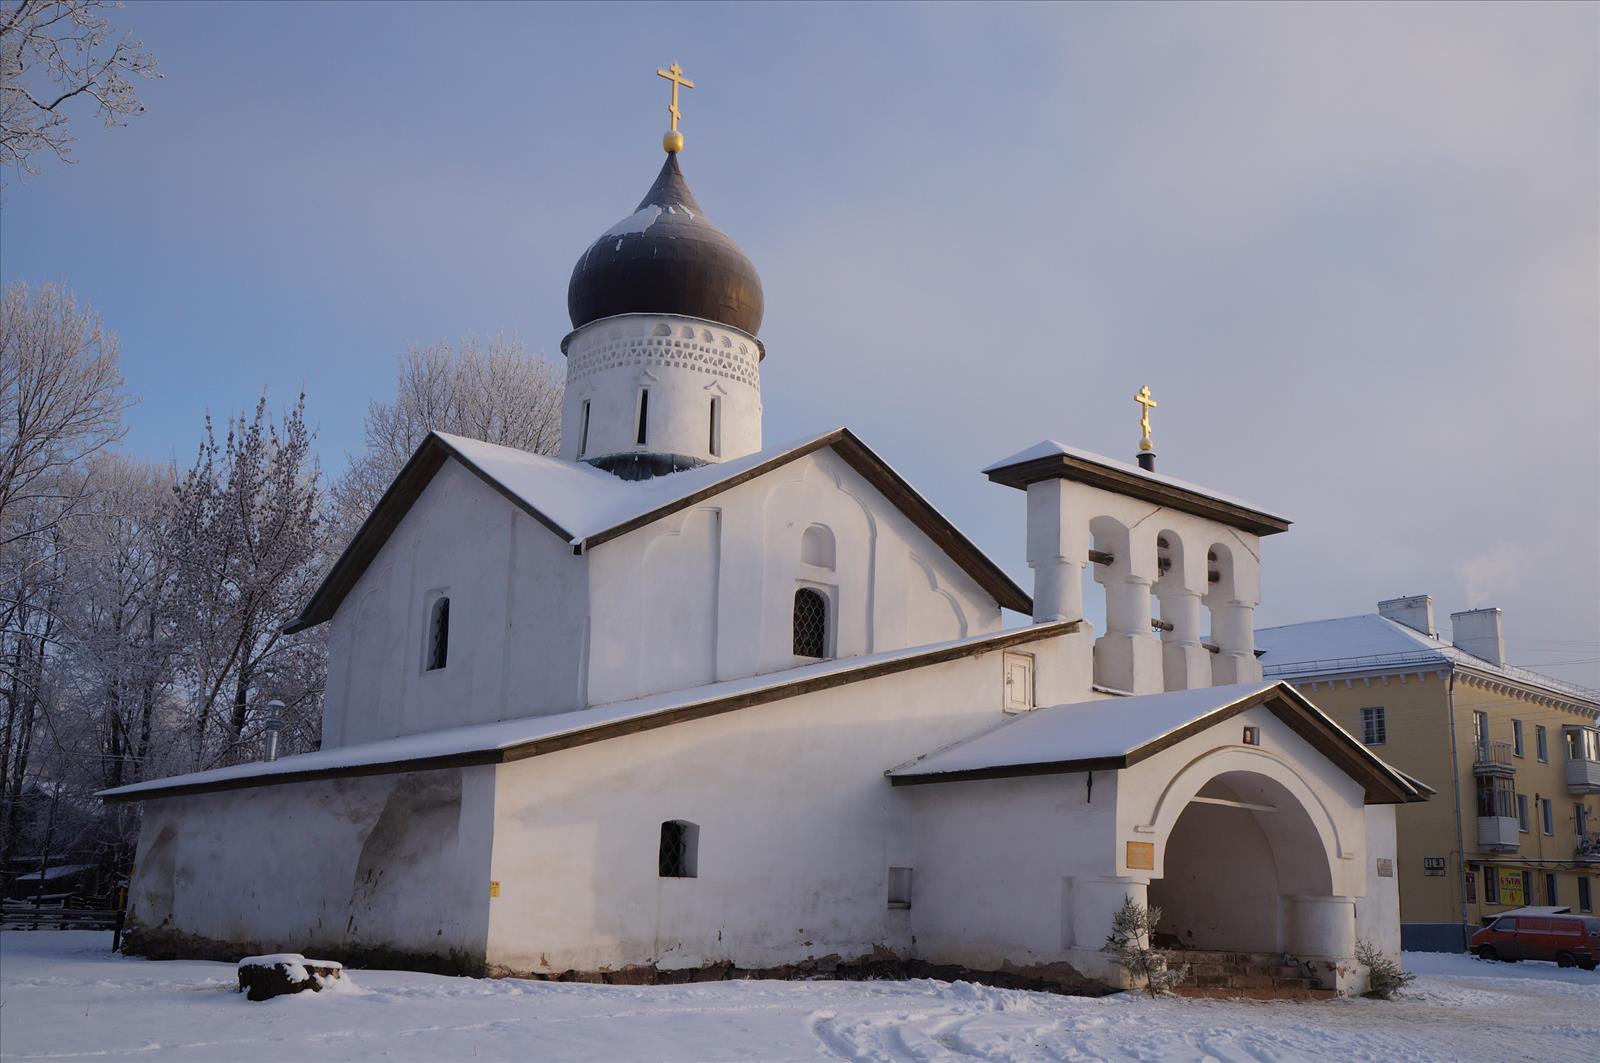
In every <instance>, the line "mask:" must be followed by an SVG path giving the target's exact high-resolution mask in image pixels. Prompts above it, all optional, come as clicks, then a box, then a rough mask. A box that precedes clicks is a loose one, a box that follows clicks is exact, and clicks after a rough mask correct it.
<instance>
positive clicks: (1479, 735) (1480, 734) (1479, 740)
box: [1472, 712, 1489, 760]
mask: <svg viewBox="0 0 1600 1063" xmlns="http://www.w3.org/2000/svg"><path fill="white" fill-rule="evenodd" d="M1472 744H1473V745H1475V746H1477V747H1478V754H1479V759H1480V760H1482V759H1484V757H1485V756H1486V755H1487V754H1488V752H1489V714H1488V713H1486V712H1474V713H1473V714H1472Z"/></svg>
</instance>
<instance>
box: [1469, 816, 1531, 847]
mask: <svg viewBox="0 0 1600 1063" xmlns="http://www.w3.org/2000/svg"><path fill="white" fill-rule="evenodd" d="M1521 833H1522V832H1521V830H1520V829H1519V828H1518V826H1517V817H1516V816H1479V817H1478V848H1479V849H1480V850H1481V851H1483V852H1486V853H1514V852H1516V851H1517V847H1518V846H1520V845H1521V844H1522V841H1521Z"/></svg>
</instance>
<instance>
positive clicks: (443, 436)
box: [284, 428, 1033, 633]
mask: <svg viewBox="0 0 1600 1063" xmlns="http://www.w3.org/2000/svg"><path fill="white" fill-rule="evenodd" d="M824 447H828V448H831V449H832V450H833V452H834V453H836V454H837V455H839V457H840V458H842V459H843V460H844V462H845V463H846V464H847V465H849V466H850V467H851V468H852V469H854V470H855V471H856V472H857V473H859V474H860V475H861V476H862V478H863V479H865V480H866V481H867V482H868V483H870V484H872V486H873V487H875V488H877V490H878V491H879V492H880V493H881V494H882V495H883V496H884V497H885V498H886V499H888V500H889V503H890V504H891V505H893V506H895V507H896V508H897V509H899V510H900V512H902V513H904V514H905V515H906V517H908V518H909V519H910V520H911V522H912V523H913V524H915V525H916V526H917V527H918V528H919V529H921V531H922V532H923V534H925V535H927V536H928V538H930V539H932V540H933V541H934V543H935V544H937V545H938V546H939V547H940V548H941V549H943V550H944V551H945V552H946V553H947V554H949V555H950V558H951V559H952V560H953V561H955V562H956V564H958V565H960V566H961V568H962V570H963V571H965V572H966V573H967V574H968V575H969V576H971V577H972V578H973V580H974V581H975V582H976V583H977V584H978V586H980V587H982V588H983V589H984V590H985V591H986V592H988V593H989V594H990V595H992V596H993V597H994V599H995V600H996V601H997V602H999V603H1000V605H1001V606H1003V607H1005V608H1007V609H1013V610H1015V611H1017V612H1019V613H1031V612H1032V611H1033V601H1032V599H1031V598H1029V597H1028V595H1027V594H1026V592H1024V591H1023V590H1022V588H1021V587H1018V586H1017V584H1016V583H1015V582H1014V581H1013V580H1012V579H1011V577H1010V576H1007V575H1006V574H1005V572H1004V571H1003V570H1002V569H1001V568H1000V566H999V565H997V564H995V563H994V562H993V561H992V560H990V559H989V557H988V555H986V554H985V553H984V552H983V551H982V550H980V549H978V547H977V546H976V545H975V544H974V543H973V542H972V540H970V539H968V538H967V537H966V536H965V535H963V534H962V533H961V530H960V529H958V528H957V527H956V526H955V525H954V524H952V523H951V522H950V521H949V520H948V519H947V518H946V517H945V516H944V515H943V514H942V513H940V512H939V511H938V510H937V509H935V508H934V507H933V505H932V504H931V503H930V502H928V500H927V499H925V498H923V497H922V495H920V494H919V493H917V491H916V490H915V489H914V488H913V487H912V486H911V485H910V484H909V483H907V482H906V481H905V479H904V478H903V477H902V476H901V475H900V474H899V473H897V472H895V471H894V469H893V468H892V467H891V466H890V465H889V463H888V462H886V461H884V460H883V459H882V458H880V457H879V456H878V455H877V454H876V453H874V452H873V450H872V449H871V448H870V447H868V446H867V445H866V444H865V443H863V442H861V440H860V439H858V438H857V437H856V436H855V434H854V433H853V432H851V431H850V430H849V429H847V428H835V429H833V430H832V431H830V432H824V433H822V434H821V435H817V436H812V437H810V438H808V439H802V440H798V441H796V442H793V443H789V444H787V445H785V446H781V447H774V448H771V449H769V450H763V451H760V452H758V453H755V454H747V455H745V456H744V457H742V458H735V459H733V460H731V461H725V462H721V463H719V464H716V465H703V466H701V467H700V468H697V469H688V470H685V471H683V472H675V473H672V474H671V475H669V476H657V477H654V478H652V479H649V480H622V479H619V478H618V477H615V476H612V475H611V474H610V473H607V472H602V471H601V470H599V469H596V468H594V467H593V466H591V465H588V464H585V463H583V462H572V461H562V460H561V459H559V458H551V457H546V456H544V455H541V454H529V453H528V452H526V451H522V450H517V449H515V448H514V447H502V446H496V445H495V444H493V443H484V442H481V441H479V440H476V439H468V438H466V437H465V436H457V435H450V434H448V433H445V432H430V433H429V434H428V437H427V438H426V439H424V440H423V441H422V444H421V445H420V446H419V447H417V450H416V453H414V454H412V455H411V459H410V460H409V461H407V462H406V465H405V467H404V468H403V469H401V470H400V475H398V476H396V477H395V480H394V483H392V484H390V485H389V489H388V490H387V491H386V492H384V495H383V498H381V499H380V500H379V501H378V504H377V506H376V507H374V508H373V511H372V513H371V515H369V516H368V517H367V519H366V521H365V523H363V524H362V525H361V528H360V529H359V530H358V531H357V532H356V534H355V538H353V539H352V540H351V541H350V545H349V546H347V547H346V548H345V551H344V553H343V554H342V555H340V557H339V560H338V561H337V562H335V563H334V566H333V568H332V569H331V570H330V571H329V572H328V575H327V576H326V577H325V578H324V579H323V581H322V583H321V585H320V586H318V588H317V590H316V592H315V593H314V594H312V596H311V600H310V601H309V602H307V603H306V607H305V609H304V610H302V611H301V613H300V615H299V616H298V617H297V618H295V620H294V621H292V622H291V623H290V624H289V625H288V626H287V627H285V628H284V630H285V631H287V632H290V633H292V632H295V631H303V630H304V629H306V628H308V627H314V626H316V625H317V624H320V623H323V622H324V621H327V620H330V619H332V617H333V614H334V612H335V611H336V610H337V609H338V608H339V603H340V602H341V601H343V600H344V596H345V595H346V594H348V593H349V592H350V590H351V589H352V588H353V587H354V586H355V585H356V582H357V581H358V580H359V579H360V578H361V574H362V573H363V572H365V571H366V570H367V566H368V565H370V564H371V563H372V560H373V558H374V557H376V556H377V554H378V551H379V550H380V549H382V547H383V544H384V543H385V542H387V541H388V539H389V536H390V535H391V534H393V533H394V529H395V528H396V526H398V525H399V523H400V520H401V518H402V517H404V516H405V514H406V512H407V511H408V510H410V508H411V506H412V504H413V503H414V502H416V500H417V498H418V497H419V496H420V495H421V494H422V491H423V489H424V488H426V487H427V486H428V483H429V482H430V481H432V479H433V477H434V474H435V473H437V472H438V471H439V469H440V468H441V467H442V466H443V465H444V463H445V461H446V460H447V459H452V458H453V459H455V460H456V461H459V462H460V463H461V464H462V465H464V466H465V467H466V468H467V469H468V470H469V471H471V472H472V473H473V474H474V475H476V476H477V477H478V478H479V479H480V480H482V481H483V482H484V483H486V484H488V485H489V486H490V487H492V488H494V489H495V490H496V491H498V492H499V493H500V494H501V495H503V496H505V497H506V499H508V500H509V501H510V502H511V503H512V504H513V505H515V506H517V507H518V508H519V509H521V510H523V511H524V512H526V513H527V514H528V515H529V516H531V517H532V518H533V519H534V520H536V521H538V522H539V523H540V524H542V525H544V526H545V527H546V528H548V529H549V530H550V531H551V532H552V533H553V534H555V535H557V536H559V537H560V538H562V539H564V540H566V541H567V542H568V543H570V544H571V546H572V548H573V551H574V552H575V553H582V552H584V551H586V550H590V549H593V548H594V547H596V546H599V545H601V544H602V543H605V542H608V541H610V540H612V539H615V538H617V537H618V536H620V535H625V534H627V533H628V532H630V531H633V530H635V529H636V528H640V527H643V526H644V525H646V524H650V523H653V522H655V521H657V520H660V519H661V518H662V517H666V516H668V515H670V514H672V513H675V512H677V511H678V510H681V509H686V508H688V507H689V506H693V505H696V504H697V503H699V502H702V501H704V500H705V499H707V498H710V497H712V496H713V495H717V494H720V493H721V492H723V491H726V490H728V489H729V488H731V487H736V486H738V485H739V484H742V483H744V482H746V481H747V480H751V479H754V478H755V477H757V476H760V475H762V474H763V473H767V472H770V471H771V470H773V469H776V468H779V467H780V466H783V465H787V464H788V463H790V462H792V461H795V460H797V459H799V458H802V457H804V456H805V455H807V454H810V453H813V452H814V451H817V450H821V449H822V448H824Z"/></svg>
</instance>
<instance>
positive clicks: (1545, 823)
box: [1539, 797, 1556, 837]
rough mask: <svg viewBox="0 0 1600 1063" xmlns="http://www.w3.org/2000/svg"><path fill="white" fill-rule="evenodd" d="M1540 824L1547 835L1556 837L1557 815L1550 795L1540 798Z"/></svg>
mask: <svg viewBox="0 0 1600 1063" xmlns="http://www.w3.org/2000/svg"><path fill="white" fill-rule="evenodd" d="M1539 826H1540V828H1541V829H1542V830H1543V831H1544V833H1545V836H1546V837H1554V836H1555V833H1556V815H1555V810H1554V808H1552V807H1551V804H1550V799H1549V798H1548V797H1541V798H1539Z"/></svg>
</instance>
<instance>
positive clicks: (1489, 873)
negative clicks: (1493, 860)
mask: <svg viewBox="0 0 1600 1063" xmlns="http://www.w3.org/2000/svg"><path fill="white" fill-rule="evenodd" d="M1483 903H1484V904H1499V903H1500V872H1499V869H1497V868H1493V867H1487V866H1486V867H1484V869H1483Z"/></svg>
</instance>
